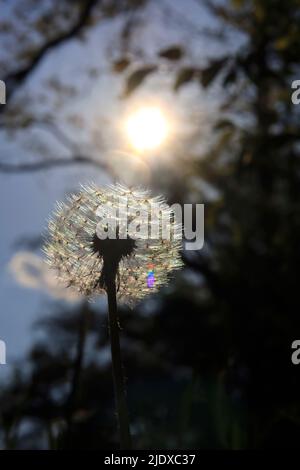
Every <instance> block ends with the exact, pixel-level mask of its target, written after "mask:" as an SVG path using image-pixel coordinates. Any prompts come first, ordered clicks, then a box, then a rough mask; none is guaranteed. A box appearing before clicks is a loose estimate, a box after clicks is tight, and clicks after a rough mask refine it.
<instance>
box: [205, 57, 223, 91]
mask: <svg viewBox="0 0 300 470" xmlns="http://www.w3.org/2000/svg"><path fill="white" fill-rule="evenodd" d="M226 62H227V59H226V58H225V59H224V58H222V59H217V60H213V61H212V62H211V63H210V65H209V66H208V67H206V68H205V69H203V70H202V71H201V74H200V82H201V84H202V86H203V87H204V88H206V87H207V86H208V85H209V84H210V83H211V82H212V81H213V80H214V79H215V78H216V76H217V75H218V73H219V72H220V71H221V69H222V68H223V66H224V65H225V64H226Z"/></svg>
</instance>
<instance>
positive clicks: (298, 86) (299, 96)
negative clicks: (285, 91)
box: [292, 80, 300, 104]
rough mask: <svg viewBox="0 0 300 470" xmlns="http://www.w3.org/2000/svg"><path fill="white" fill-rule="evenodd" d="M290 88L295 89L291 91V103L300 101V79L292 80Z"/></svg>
mask: <svg viewBox="0 0 300 470" xmlns="http://www.w3.org/2000/svg"><path fill="white" fill-rule="evenodd" d="M292 89H293V90H295V91H294V92H293V93H292V103H293V104H299V103H300V80H294V81H293V82H292Z"/></svg>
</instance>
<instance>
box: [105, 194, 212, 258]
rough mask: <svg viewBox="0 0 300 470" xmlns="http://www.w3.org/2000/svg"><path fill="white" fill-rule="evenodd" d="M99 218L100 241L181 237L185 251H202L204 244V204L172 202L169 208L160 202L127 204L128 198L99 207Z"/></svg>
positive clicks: (176, 238)
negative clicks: (135, 205) (135, 206)
mask: <svg viewBox="0 0 300 470" xmlns="http://www.w3.org/2000/svg"><path fill="white" fill-rule="evenodd" d="M96 215H97V216H98V217H99V218H100V220H99V222H98V224H97V228H96V234H97V236H98V238H99V239H100V240H105V239H107V238H109V239H117V238H119V239H126V238H128V237H129V238H132V239H134V240H138V239H141V240H148V239H150V240H159V239H161V240H182V239H184V241H185V246H184V248H185V249H186V250H201V248H202V247H203V245H204V204H194V205H193V204H184V205H183V208H182V206H181V205H180V204H177V203H176V204H173V205H172V206H170V207H168V208H166V206H165V205H161V204H160V203H157V204H156V203H148V204H140V205H139V207H138V208H134V207H130V206H128V201H127V198H122V200H121V199H119V203H118V204H116V205H111V206H109V205H101V206H99V207H98V208H97V210H96Z"/></svg>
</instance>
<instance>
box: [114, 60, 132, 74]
mask: <svg viewBox="0 0 300 470" xmlns="http://www.w3.org/2000/svg"><path fill="white" fill-rule="evenodd" d="M129 65H130V60H129V59H128V57H121V58H120V59H118V60H116V61H115V62H114V63H113V66H112V69H113V71H114V72H116V73H121V72H123V71H124V70H125V69H126V68H127V67H128V66H129Z"/></svg>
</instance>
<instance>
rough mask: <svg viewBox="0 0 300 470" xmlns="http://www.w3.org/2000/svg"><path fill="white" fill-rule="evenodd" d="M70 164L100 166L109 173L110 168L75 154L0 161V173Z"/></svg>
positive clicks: (20, 171)
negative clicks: (72, 155)
mask: <svg viewBox="0 0 300 470" xmlns="http://www.w3.org/2000/svg"><path fill="white" fill-rule="evenodd" d="M71 165H91V166H94V167H96V168H100V169H101V170H105V171H109V172H110V173H111V168H110V167H109V166H108V165H107V164H106V163H104V162H101V161H98V160H94V159H93V158H91V157H86V156H83V155H75V156H74V157H72V158H69V157H68V158H55V159H49V160H42V161H39V162H32V163H18V164H11V163H6V162H0V173H27V172H33V171H40V170H48V169H51V168H56V167H61V166H71Z"/></svg>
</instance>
